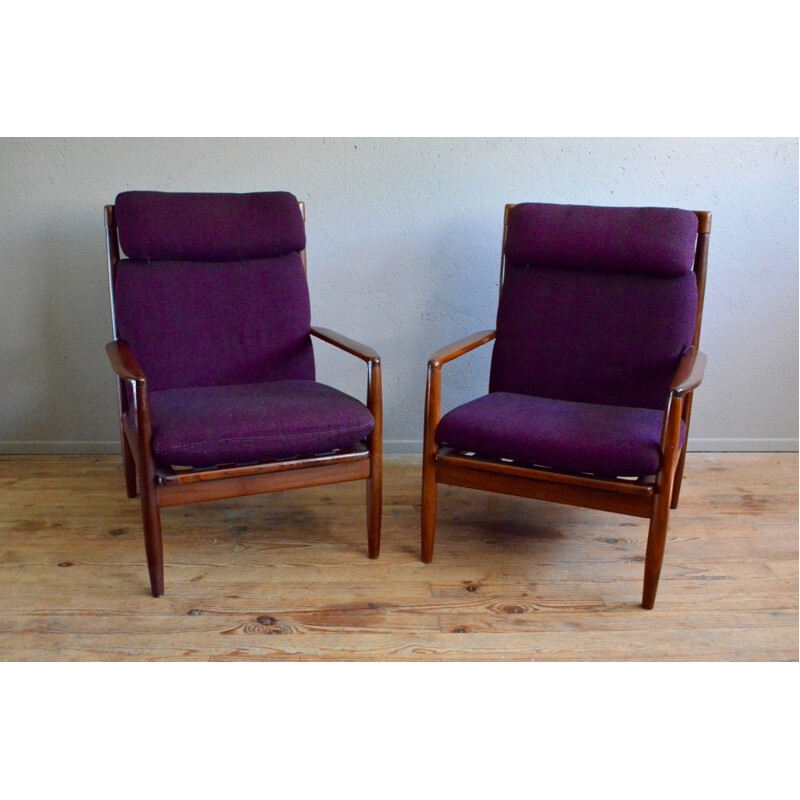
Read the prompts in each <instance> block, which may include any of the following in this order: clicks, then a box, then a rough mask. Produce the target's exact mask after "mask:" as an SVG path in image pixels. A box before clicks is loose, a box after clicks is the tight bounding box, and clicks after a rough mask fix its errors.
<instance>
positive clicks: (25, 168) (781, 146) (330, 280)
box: [0, 138, 798, 453]
mask: <svg viewBox="0 0 800 800" xmlns="http://www.w3.org/2000/svg"><path fill="white" fill-rule="evenodd" d="M125 189H158V190H174V191H255V190H271V189H287V190H289V191H292V192H294V193H295V194H296V195H297V196H298V197H299V198H301V199H304V200H305V201H306V202H307V212H308V257H309V282H310V288H311V296H312V307H313V320H314V322H315V323H316V324H320V325H326V326H328V327H333V328H336V329H338V330H341V331H342V332H344V333H347V334H349V335H351V336H352V337H354V338H356V339H360V340H362V341H365V342H367V343H369V344H371V345H372V346H374V347H375V348H376V349H377V350H378V351H379V352H380V353H381V355H382V357H383V363H384V398H385V416H386V426H385V438H386V440H387V450H388V451H389V452H392V451H394V452H399V451H411V452H413V451H416V450H418V449H419V444H420V440H421V437H422V406H423V392H424V383H425V365H426V361H427V358H428V356H429V355H430V353H431V352H432V351H433V350H435V349H436V348H438V347H439V346H441V345H443V344H445V343H447V342H450V341H452V340H454V339H456V338H459V337H461V336H463V335H465V334H467V333H469V332H471V331H474V330H478V329H480V328H489V327H493V325H494V314H495V310H496V301H497V282H498V266H499V251H500V236H501V227H502V214H503V206H504V204H505V203H507V202H522V201H547V202H557V203H589V204H598V205H603V204H605V205H663V206H679V207H683V208H689V209H710V210H711V211H712V212H713V213H714V223H713V231H712V237H711V249H710V264H709V277H708V287H707V296H706V312H705V319H704V324H703V336H702V347H703V349H704V350H705V351H706V352H707V353H708V355H709V367H708V371H707V376H706V382H705V383H704V385H703V387H702V388H701V390H700V391H699V392H698V393H697V396H696V399H695V406H694V408H695V411H694V418H693V420H694V421H693V428H692V447H693V448H694V449H712V450H726V449H727V450H748V449H749V450H758V449H773V450H781V449H785V450H789V449H796V448H797V422H798V140H797V139H739V138H735V139H689V138H681V139H634V138H619V139H161V140H160V139H2V140H0V370H2V384H1V385H2V392H1V394H0V451H3V452H45V453H46V452H107V451H112V450H115V449H116V448H117V446H118V445H117V431H116V421H115V402H116V401H115V394H114V384H113V380H112V377H111V373H110V370H109V368H108V366H107V363H106V360H105V354H104V351H103V346H104V344H105V342H106V341H107V340H108V339H109V336H110V323H109V313H108V295H107V285H106V276H105V256H104V239H103V225H102V207H103V205H104V204H105V203H108V202H113V199H114V197H115V195H116V194H117V193H118V192H120V191H122V190H125ZM315 347H316V348H317V351H316V352H317V355H318V363H319V377H320V379H321V380H325V381H327V382H330V383H333V384H334V385H336V386H338V387H339V388H341V389H344V390H345V391H349V392H350V393H352V394H354V395H356V396H358V397H363V395H364V382H365V379H364V373H363V370H362V367H361V364H360V362H356V361H355V360H352V361H351V360H349V359H348V358H347V357H345V356H341V355H340V354H338V353H337V352H336V351H335V350H333V349H331V348H328V347H327V346H325V345H319V344H318V345H315ZM489 355H490V346H487V347H485V348H483V349H482V350H480V351H477V352H476V353H474V354H472V355H471V356H469V357H467V358H465V359H463V360H462V361H463V363H457V364H454V365H450V366H449V367H446V368H445V391H444V405H445V410H446V409H447V408H449V407H451V406H452V405H455V404H456V403H460V402H464V401H466V400H468V399H471V398H473V397H475V396H477V395H479V394H481V393H483V392H484V391H485V387H486V380H487V370H488V363H489Z"/></svg>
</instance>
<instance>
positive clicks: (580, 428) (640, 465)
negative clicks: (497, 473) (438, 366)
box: [436, 392, 684, 477]
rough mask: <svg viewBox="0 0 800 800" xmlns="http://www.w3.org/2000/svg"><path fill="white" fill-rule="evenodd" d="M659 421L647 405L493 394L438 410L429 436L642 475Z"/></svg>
mask: <svg viewBox="0 0 800 800" xmlns="http://www.w3.org/2000/svg"><path fill="white" fill-rule="evenodd" d="M663 420H664V412H663V411H659V410H654V409H649V408H625V407H621V406H607V405H592V404H589V403H577V402H571V401H564V400H552V399H548V398H543V397H532V396H529V395H524V394H513V393H511V392H492V393H491V394H488V395H485V396H483V397H479V398H478V399H477V400H473V401H471V402H469V403H465V404H464V405H462V406H459V407H457V408H454V409H453V410H452V411H450V412H449V413H447V414H445V415H444V416H443V417H442V419H441V421H440V422H439V426H438V427H437V429H436V441H437V443H438V444H440V445H446V446H448V447H453V448H455V449H457V450H467V451H471V452H475V453H477V454H478V455H481V456H487V457H490V458H506V459H513V460H514V461H520V462H523V463H525V464H529V465H537V466H542V467H548V468H550V469H554V470H557V471H560V472H571V473H591V474H594V475H598V476H601V477H621V476H625V477H643V476H645V475H653V474H655V473H656V472H658V469H659V466H660V463H661V457H660V454H659V442H660V439H661V425H662V423H663ZM683 435H684V432H683V426H681V443H682V442H683Z"/></svg>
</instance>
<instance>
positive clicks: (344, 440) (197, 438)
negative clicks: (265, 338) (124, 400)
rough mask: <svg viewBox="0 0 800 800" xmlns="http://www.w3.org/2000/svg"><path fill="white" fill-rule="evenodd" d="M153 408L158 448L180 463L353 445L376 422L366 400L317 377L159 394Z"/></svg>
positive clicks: (168, 461)
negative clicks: (316, 379)
mask: <svg viewBox="0 0 800 800" xmlns="http://www.w3.org/2000/svg"><path fill="white" fill-rule="evenodd" d="M150 409H151V414H152V420H153V451H154V452H155V454H156V457H157V458H158V460H159V461H160V462H161V463H163V464H165V465H174V466H192V467H208V466H214V465H217V464H228V463H243V462H250V461H265V460H270V459H277V458H290V457H292V456H298V457H303V456H310V455H315V454H319V453H325V452H328V451H331V450H338V449H343V448H347V447H350V446H352V445H354V444H356V443H357V442H360V441H363V440H364V439H366V437H367V436H368V435H369V434H370V432H371V431H372V429H373V427H374V426H375V421H374V419H373V417H372V415H371V414H370V412H369V410H368V409H367V408H366V406H364V405H363V403H360V402H359V401H358V400H356V399H355V398H353V397H350V396H349V395H346V394H344V393H343V392H340V391H339V390H338V389H334V388H332V387H330V386H325V385H324V384H321V383H316V382H315V381H297V380H291V381H271V382H269V383H255V384H246V385H240V386H209V387H200V388H189V389H170V390H166V391H160V392H152V393H151V394H150Z"/></svg>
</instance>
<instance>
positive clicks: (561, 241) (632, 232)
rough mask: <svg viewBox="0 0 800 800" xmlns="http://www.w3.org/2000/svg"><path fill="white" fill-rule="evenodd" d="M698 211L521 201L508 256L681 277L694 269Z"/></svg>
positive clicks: (533, 262)
mask: <svg viewBox="0 0 800 800" xmlns="http://www.w3.org/2000/svg"><path fill="white" fill-rule="evenodd" d="M696 241H697V216H696V215H695V214H694V213H693V212H691V211H683V210H682V209H677V208H608V207H598V206H570V205H554V204H550V203H520V204H519V205H517V206H515V207H514V208H513V210H512V212H511V215H510V217H509V220H508V233H507V236H506V246H505V254H506V262H507V264H508V265H510V266H531V267H551V268H555V269H570V270H589V271H592V272H633V273H637V274H641V273H647V274H651V275H661V276H663V277H672V278H674V277H678V276H679V275H685V274H686V273H687V272H690V271H691V269H692V265H693V263H694V250H695V243H696Z"/></svg>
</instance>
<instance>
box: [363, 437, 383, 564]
mask: <svg viewBox="0 0 800 800" xmlns="http://www.w3.org/2000/svg"><path fill="white" fill-rule="evenodd" d="M381 461H382V459H381V454H380V453H378V454H377V455H376V454H373V456H372V464H371V468H370V476H369V478H367V553H368V555H369V557H370V558H377V557H378V556H379V555H380V552H381V515H382V512H383V469H382V463H381Z"/></svg>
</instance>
